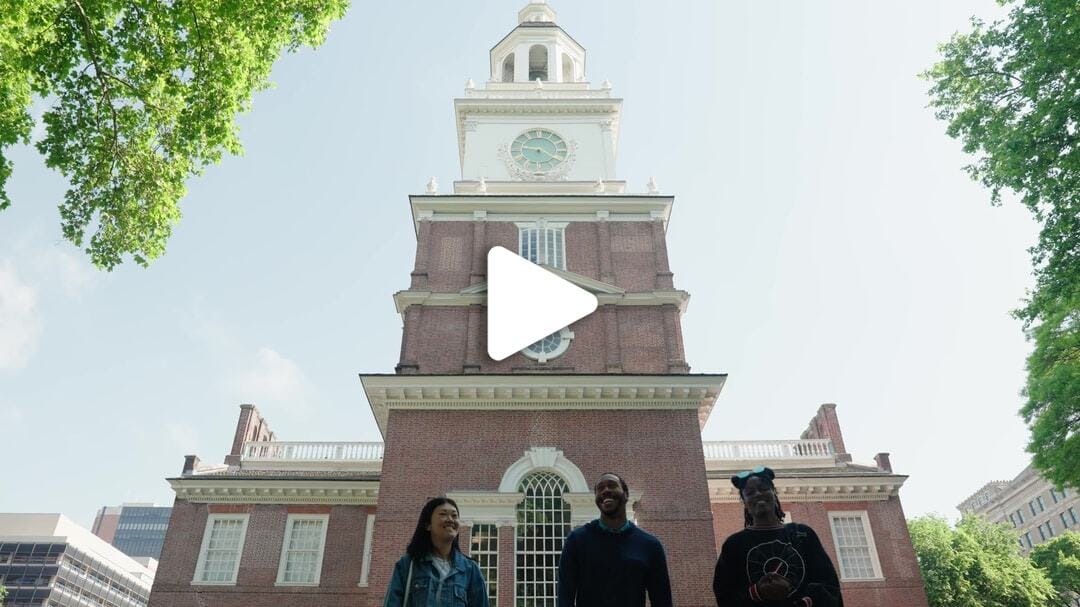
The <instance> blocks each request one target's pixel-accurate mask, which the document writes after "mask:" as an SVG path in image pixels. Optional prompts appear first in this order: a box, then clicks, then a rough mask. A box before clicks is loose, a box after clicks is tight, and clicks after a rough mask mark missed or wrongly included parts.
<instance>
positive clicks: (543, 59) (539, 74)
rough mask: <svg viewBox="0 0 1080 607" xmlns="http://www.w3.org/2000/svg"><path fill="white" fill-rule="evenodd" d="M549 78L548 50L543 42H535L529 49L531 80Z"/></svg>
mask: <svg viewBox="0 0 1080 607" xmlns="http://www.w3.org/2000/svg"><path fill="white" fill-rule="evenodd" d="M537 78H539V79H540V80H547V79H548V51H547V47H546V46H544V45H543V44H535V45H533V47H532V48H530V49H529V82H533V81H535V80H536V79H537Z"/></svg>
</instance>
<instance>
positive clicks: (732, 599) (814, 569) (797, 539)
mask: <svg viewBox="0 0 1080 607" xmlns="http://www.w3.org/2000/svg"><path fill="white" fill-rule="evenodd" d="M774 478H776V475H775V473H774V472H773V471H772V470H770V469H769V468H765V467H759V468H754V469H753V470H747V471H746V472H740V473H738V474H736V475H735V476H732V477H731V484H733V485H735V487H736V488H737V489H738V490H739V497H740V498H741V499H742V503H743V517H744V522H745V525H746V528H745V529H743V530H742V531H739V532H736V533H734V534H732V535H731V536H730V537H728V538H727V539H726V540H724V545H723V547H722V548H721V549H720V558H719V559H718V560H717V561H716V570H715V571H714V572H713V594H715V595H716V604H717V605H718V607H750V606H754V607H758V606H768V607H843V606H844V599H843V598H842V597H841V596H840V581H839V580H838V579H837V577H836V569H835V568H833V564H832V561H831V560H829V555H828V554H826V553H825V549H824V548H823V547H822V546H821V541H820V540H819V539H818V536H817V534H816V533H814V530H813V529H811V528H810V527H807V526H806V525H800V524H798V523H788V524H787V525H784V524H781V523H782V521H783V520H784V511H783V509H782V508H781V506H780V498H778V497H777V496H776V486H775V485H773V479H774Z"/></svg>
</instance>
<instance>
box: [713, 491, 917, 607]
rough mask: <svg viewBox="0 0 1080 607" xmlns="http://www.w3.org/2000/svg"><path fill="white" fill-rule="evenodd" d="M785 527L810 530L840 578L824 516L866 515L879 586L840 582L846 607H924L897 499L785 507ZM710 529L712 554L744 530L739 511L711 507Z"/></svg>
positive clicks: (737, 507)
mask: <svg viewBox="0 0 1080 607" xmlns="http://www.w3.org/2000/svg"><path fill="white" fill-rule="evenodd" d="M784 510H785V512H787V513H788V518H787V520H788V521H794V522H796V523H802V524H804V525H809V526H810V527H812V528H813V529H814V531H815V532H816V533H817V535H818V537H819V538H820V539H821V543H822V545H824V546H825V551H826V552H828V553H829V557H830V558H831V559H832V561H833V564H834V565H835V566H836V568H837V572H838V574H839V571H840V567H839V561H838V560H837V557H836V544H835V543H834V541H833V535H832V529H831V526H830V524H829V516H828V513H829V512H837V511H845V510H847V511H860V510H861V511H865V512H866V513H867V515H868V517H869V519H870V529H871V533H872V534H873V537H874V544H875V546H876V548H877V554H878V560H879V561H880V563H881V571H882V575H883V576H884V578H885V579H884V580H883V581H866V582H841V589H842V592H843V594H844V605H846V607H925V606H926V605H927V602H926V593H925V591H924V590H923V580H922V575H921V574H920V573H919V564H918V561H916V560H915V550H914V549H913V548H912V547H911V537H910V536H909V535H908V529H907V523H906V521H905V518H904V511H903V508H901V506H900V500H899V499H898V498H896V497H892V498H889V499H888V500H885V501H874V502H798V503H786V504H784ZM712 512H713V529H714V530H715V532H716V538H715V539H716V549H717V551H719V550H720V546H721V545H723V543H724V540H725V539H726V538H727V537H728V536H729V535H731V534H732V533H735V532H736V531H738V530H740V529H742V528H743V508H742V504H738V503H722V504H718V503H714V504H713V505H712Z"/></svg>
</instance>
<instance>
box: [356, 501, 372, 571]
mask: <svg viewBox="0 0 1080 607" xmlns="http://www.w3.org/2000/svg"><path fill="white" fill-rule="evenodd" d="M364 518H365V519H366V520H365V521H364V555H363V557H362V559H361V561H360V583H359V584H357V586H361V587H366V586H367V585H368V576H370V575H371V542H372V540H373V539H374V537H375V515H374V514H372V513H370V512H369V513H367V515H365V516H364Z"/></svg>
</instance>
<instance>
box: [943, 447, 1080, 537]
mask: <svg viewBox="0 0 1080 607" xmlns="http://www.w3.org/2000/svg"><path fill="white" fill-rule="evenodd" d="M956 509H957V510H959V511H960V512H962V513H964V514H978V515H980V516H984V517H986V519H987V520H989V521H990V522H992V523H1006V524H1008V525H1010V526H1012V527H1014V528H1015V529H1016V531H1017V533H1018V534H1019V542H1020V548H1021V550H1022V551H1023V553H1024V554H1027V553H1028V552H1030V551H1031V549H1032V548H1033V547H1035V546H1037V545H1039V544H1041V543H1043V542H1045V541H1048V540H1050V539H1051V538H1054V537H1056V536H1058V535H1060V534H1062V533H1064V532H1066V531H1080V498H1078V497H1077V492H1076V490H1075V489H1073V488H1070V487H1061V488H1058V487H1055V486H1054V485H1053V483H1051V482H1050V481H1048V480H1046V479H1045V478H1043V477H1042V475H1040V474H1039V472H1038V470H1036V469H1035V468H1034V467H1032V466H1028V467H1026V468H1024V470H1023V471H1022V472H1020V474H1018V475H1017V476H1016V478H1014V479H1013V480H1011V481H992V482H989V483H987V484H985V485H983V486H982V487H981V488H980V489H979V490H978V491H976V492H975V493H974V494H973V495H972V496H971V497H969V498H967V499H966V500H964V501H963V502H961V503H960V505H958V506H957V507H956Z"/></svg>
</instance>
